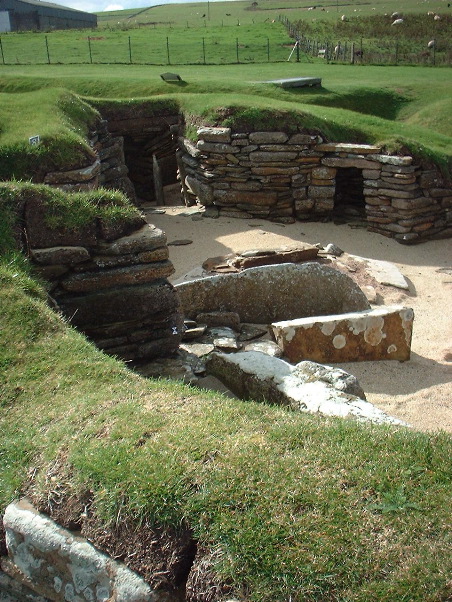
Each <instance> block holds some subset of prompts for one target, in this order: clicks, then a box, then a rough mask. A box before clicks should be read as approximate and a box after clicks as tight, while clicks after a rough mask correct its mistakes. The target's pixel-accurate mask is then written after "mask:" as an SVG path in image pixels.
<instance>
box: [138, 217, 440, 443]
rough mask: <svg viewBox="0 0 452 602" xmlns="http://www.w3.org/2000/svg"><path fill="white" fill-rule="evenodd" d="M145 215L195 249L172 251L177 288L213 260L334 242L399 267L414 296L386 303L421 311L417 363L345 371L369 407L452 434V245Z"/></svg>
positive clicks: (335, 228) (392, 296) (337, 228)
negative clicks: (412, 243)
mask: <svg viewBox="0 0 452 602" xmlns="http://www.w3.org/2000/svg"><path fill="white" fill-rule="evenodd" d="M156 209H159V210H164V211H165V213H158V212H156V211H155V210H156ZM144 211H145V213H146V214H147V217H148V221H149V222H150V223H152V224H155V225H156V226H157V227H159V228H161V229H162V230H164V231H165V232H166V234H167V238H168V242H169V243H171V242H173V241H177V240H187V239H188V240H192V241H193V242H192V243H191V244H187V245H181V246H173V245H170V247H169V249H170V259H171V260H172V262H173V264H174V267H175V270H176V271H175V274H174V275H173V276H172V278H171V279H172V280H173V281H174V280H176V279H178V278H180V277H181V276H183V275H184V274H186V273H187V272H189V271H190V270H192V269H193V268H196V267H198V266H201V264H202V263H203V262H204V261H205V260H206V259H207V258H209V257H215V256H218V255H226V254H228V253H233V252H242V251H245V250H249V249H273V248H278V247H281V246H284V245H293V244H296V243H300V242H308V243H321V244H322V245H324V246H325V245H327V244H328V243H330V242H333V243H335V244H336V245H338V246H339V247H341V249H343V250H344V251H346V252H347V253H350V254H352V255H358V256H361V257H368V258H373V259H382V260H386V261H391V262H393V263H395V264H396V265H397V266H398V268H399V269H400V271H401V272H402V274H403V275H404V276H405V277H406V279H407V281H408V282H409V285H410V288H409V291H402V290H401V289H397V288H394V287H389V286H387V287H384V303H385V304H386V305H389V304H393V303H401V304H403V305H406V306H408V307H412V308H413V309H414V312H415V321H414V332H413V342H412V355H411V360H410V361H409V362H403V363H402V362H396V361H381V362H353V363H347V364H341V365H340V367H341V368H343V369H344V370H346V371H348V372H350V373H352V374H354V375H355V376H356V377H357V378H358V379H359V381H360V383H361V386H362V387H363V389H364V391H365V392H366V396H367V399H368V400H369V401H370V402H372V403H374V404H375V405H376V406H378V407H380V408H381V409H382V410H384V411H386V412H387V413H388V414H391V415H392V416H396V417H398V418H401V419H403V420H405V421H406V422H408V423H409V424H411V425H412V426H413V427H414V428H417V429H419V430H425V431H436V430H440V429H442V430H445V431H448V432H450V433H452V240H450V239H449V240H439V241H430V242H426V243H423V244H420V245H416V246H404V245H401V244H399V243H397V242H395V241H394V240H392V239H388V238H385V237H383V236H381V235H379V234H374V233H371V232H367V231H366V230H365V229H363V228H353V227H351V226H349V225H347V224H344V225H335V224H333V223H331V222H329V223H311V222H309V223H305V222H297V223H295V224H290V225H281V224H275V223H271V222H268V221H265V220H258V219H249V220H242V219H233V218H219V219H211V218H201V217H200V214H199V208H193V207H191V208H186V207H178V206H168V207H160V208H155V207H147V208H144ZM196 212H197V213H196Z"/></svg>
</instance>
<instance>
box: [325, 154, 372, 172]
mask: <svg viewBox="0 0 452 602" xmlns="http://www.w3.org/2000/svg"><path fill="white" fill-rule="evenodd" d="M322 165H326V166H328V167H357V168H358V169H373V170H375V169H379V167H380V164H379V163H378V162H377V161H371V160H370V159H360V158H358V157H356V158H355V159H348V158H346V157H345V158H341V157H325V158H324V159H322Z"/></svg>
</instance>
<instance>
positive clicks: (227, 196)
mask: <svg viewBox="0 0 452 602" xmlns="http://www.w3.org/2000/svg"><path fill="white" fill-rule="evenodd" d="M214 199H215V202H219V203H220V204H221V203H223V204H227V205H232V204H234V205H236V204H239V203H240V204H242V205H243V204H249V205H259V206H260V207H262V206H270V205H274V204H275V203H276V201H277V194H276V192H274V191H252V190H251V191H249V190H215V193H214Z"/></svg>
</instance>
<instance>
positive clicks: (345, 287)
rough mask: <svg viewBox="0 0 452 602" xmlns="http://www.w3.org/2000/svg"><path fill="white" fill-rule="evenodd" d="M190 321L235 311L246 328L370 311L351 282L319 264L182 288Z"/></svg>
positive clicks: (228, 277)
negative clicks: (209, 313) (205, 314)
mask: <svg viewBox="0 0 452 602" xmlns="http://www.w3.org/2000/svg"><path fill="white" fill-rule="evenodd" d="M176 290H177V292H178V294H179V298H180V300H181V304H182V307H183V311H184V313H185V316H186V317H189V318H194V317H195V316H196V315H197V314H199V313H201V312H205V311H234V312H237V313H238V314H239V315H240V319H241V321H242V322H251V323H260V324H268V323H270V322H274V321H277V320H283V319H293V318H298V317H307V316H315V315H329V314H337V313H345V312H348V311H361V310H365V309H369V307H370V305H369V302H368V301H367V299H366V296H365V295H364V293H363V292H362V291H361V289H360V288H359V286H358V285H357V284H356V283H355V282H354V281H353V280H352V279H351V278H349V277H348V276H346V275H345V274H342V273H341V272H339V271H337V270H335V269H333V268H331V267H329V266H324V265H320V264H318V263H315V262H307V263H303V264H279V265H273V266H263V267H256V268H250V269H248V270H245V271H243V272H241V273H238V274H223V275H219V276H211V277H208V278H204V279H202V280H194V281H191V282H185V283H181V284H178V285H176Z"/></svg>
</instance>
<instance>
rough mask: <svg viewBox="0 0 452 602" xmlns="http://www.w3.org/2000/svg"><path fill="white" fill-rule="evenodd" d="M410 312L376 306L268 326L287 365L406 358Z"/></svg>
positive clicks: (408, 344)
mask: <svg viewBox="0 0 452 602" xmlns="http://www.w3.org/2000/svg"><path fill="white" fill-rule="evenodd" d="M413 319H414V313H413V310H412V309H410V308H407V307H402V306H392V307H379V308H377V309H373V310H370V311H363V312H354V313H348V314H343V315H331V316H323V317H315V318H301V319H298V320H286V321H283V322H276V323H274V324H272V330H273V334H274V336H275V338H276V342H277V343H278V345H279V346H280V347H281V349H282V350H283V352H284V356H285V357H287V358H288V360H289V361H291V362H299V361H301V360H312V361H315V362H334V363H340V362H360V361H365V360H399V361H406V360H409V359H410V348H411V335H412V328H413Z"/></svg>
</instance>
